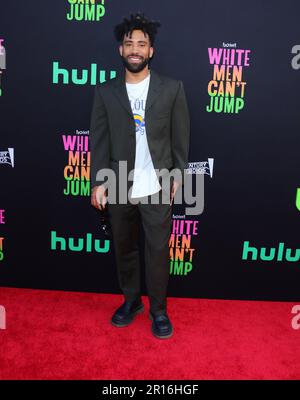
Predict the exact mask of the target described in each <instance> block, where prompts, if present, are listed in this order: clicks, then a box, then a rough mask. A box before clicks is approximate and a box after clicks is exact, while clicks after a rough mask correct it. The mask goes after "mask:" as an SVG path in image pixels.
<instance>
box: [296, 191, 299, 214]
mask: <svg viewBox="0 0 300 400" xmlns="http://www.w3.org/2000/svg"><path fill="white" fill-rule="evenodd" d="M296 207H297V208H298V210H299V211H300V188H298V189H297V192H296Z"/></svg>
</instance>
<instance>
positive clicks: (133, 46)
mask: <svg viewBox="0 0 300 400" xmlns="http://www.w3.org/2000/svg"><path fill="white" fill-rule="evenodd" d="M145 35H146V36H145ZM119 51H120V55H121V57H122V60H123V64H124V66H125V67H126V68H127V69H128V70H129V71H130V72H140V71H142V70H143V69H144V68H145V67H146V66H147V64H148V63H149V60H150V58H151V57H152V55H153V51H154V49H153V47H151V44H150V40H149V36H148V34H147V33H146V34H144V32H143V31H141V30H139V29H136V30H134V31H133V32H132V35H131V37H129V36H128V35H125V36H124V39H123V43H122V44H121V46H120V47H119Z"/></svg>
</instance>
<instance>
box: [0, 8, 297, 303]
mask: <svg viewBox="0 0 300 400" xmlns="http://www.w3.org/2000/svg"><path fill="white" fill-rule="evenodd" d="M138 11H141V12H144V13H145V15H146V16H147V17H149V18H150V19H154V20H159V21H160V22H161V24H162V26H161V28H160V29H159V31H158V35H157V38H156V41H155V45H154V47H155V56H154V58H153V61H152V64H151V68H153V69H155V70H156V71H157V72H159V73H161V74H164V75H168V76H170V77H172V78H174V79H180V80H182V81H183V83H184V87H185V91H186V96H187V100H188V105H189V109H190V115H191V143H190V154H189V170H188V171H189V173H191V174H195V175H196V174H202V175H203V177H204V210H203V213H201V214H200V215H196V216H190V215H185V214H184V211H183V210H184V209H183V208H180V207H179V206H175V207H174V213H173V226H172V235H171V237H170V281H169V282H170V283H169V292H168V293H169V296H178V297H196V298H225V299H257V300H258V299H262V300H291V301H294V300H299V299H300V239H299V234H298V232H299V231H300V127H299V126H300V124H299V122H300V119H299V115H300V112H299V110H300V99H299V93H300V24H299V15H300V4H299V2H298V1H296V0H295V1H292V0H287V1H284V2H283V1H282V2H279V1H268V0H265V1H262V0H255V1H252V2H246V3H241V2H240V1H238V0H228V1H221V0H218V1H214V2H212V1H208V0H190V1H185V2H183V1H181V0H172V1H171V0H165V1H159V0H152V1H147V0H140V1H138V0H130V1H126V0H114V1H113V0H94V1H92V0H90V1H87V0H86V1H84V0H82V1H80V0H51V1H45V2H40V1H37V0H32V1H30V2H17V3H16V2H5V3H3V4H2V6H1V11H0V129H1V135H0V190H1V195H0V286H8V287H22V288H39V289H60V290H72V291H91V292H102V293H121V292H120V289H119V286H118V281H117V272H116V265H115V259H114V248H113V240H112V238H111V237H109V236H106V235H105V233H104V232H103V229H102V224H101V213H100V212H99V211H97V210H96V209H93V208H92V206H91V204H90V147H89V124H90V115H91V108H92V101H93V94H94V89H95V85H101V84H102V83H103V82H105V81H107V80H109V79H113V78H114V77H116V76H118V74H119V73H120V72H121V71H122V68H123V66H122V63H121V59H120V56H119V53H118V43H117V42H116V41H115V39H114V36H113V28H114V26H115V25H116V24H117V23H119V22H121V20H122V19H123V17H125V16H127V17H129V15H130V14H131V13H135V12H138ZM120 134H122V133H121V132H120ZM140 238H141V268H142V280H143V290H144V293H143V294H146V288H145V284H144V268H143V267H144V262H143V256H144V254H143V231H142V229H141V235H140Z"/></svg>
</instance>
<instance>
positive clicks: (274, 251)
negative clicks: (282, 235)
mask: <svg viewBox="0 0 300 400" xmlns="http://www.w3.org/2000/svg"><path fill="white" fill-rule="evenodd" d="M242 259H243V260H246V261H248V260H252V261H257V259H260V260H261V261H289V262H297V261H299V260H300V249H296V250H294V254H292V249H290V248H286V249H285V245H284V243H282V242H280V243H279V245H278V246H277V248H275V247H271V248H269V249H267V248H266V247H261V248H260V249H257V248H256V247H254V246H253V247H250V246H249V242H248V241H247V242H244V248H243V255H242Z"/></svg>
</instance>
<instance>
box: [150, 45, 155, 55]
mask: <svg viewBox="0 0 300 400" xmlns="http://www.w3.org/2000/svg"><path fill="white" fill-rule="evenodd" d="M153 54H154V47H150V58H152V57H153Z"/></svg>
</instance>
